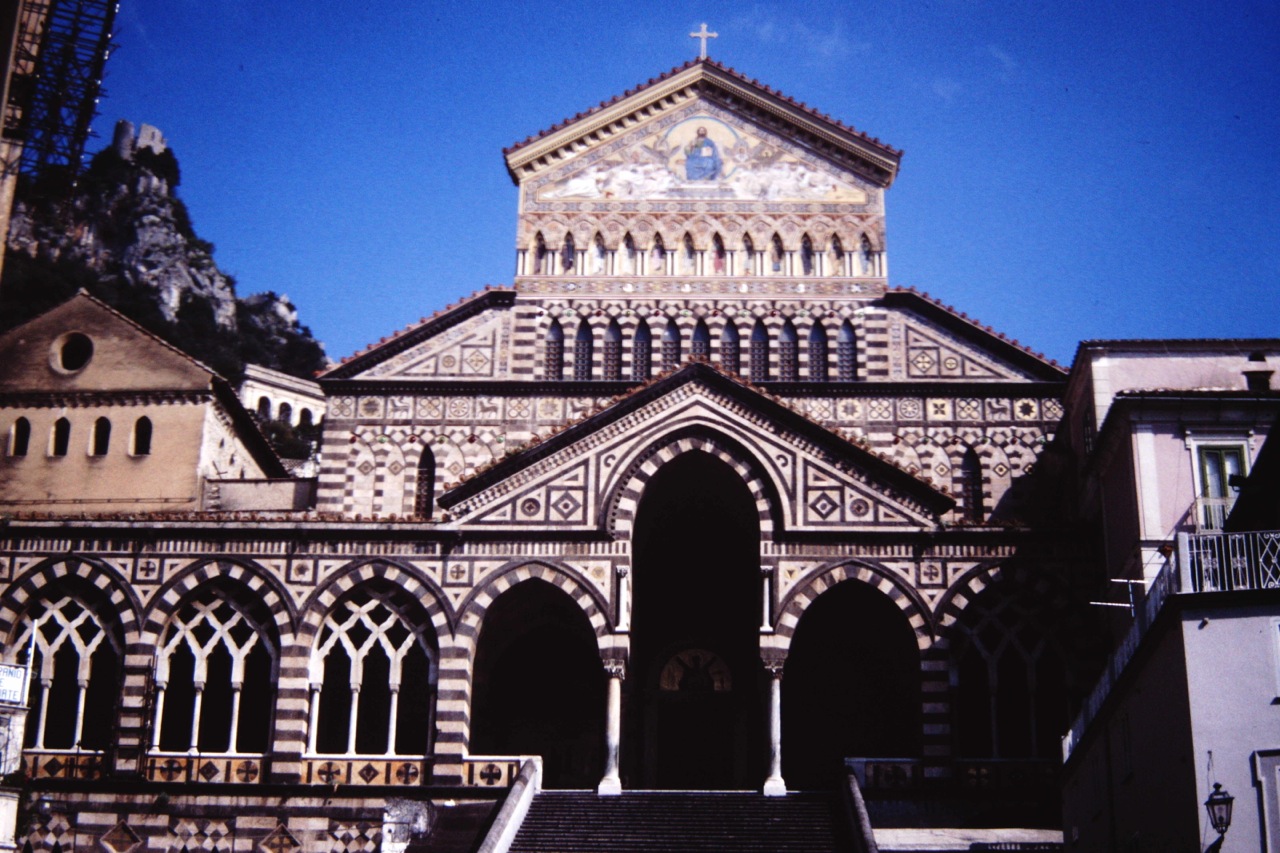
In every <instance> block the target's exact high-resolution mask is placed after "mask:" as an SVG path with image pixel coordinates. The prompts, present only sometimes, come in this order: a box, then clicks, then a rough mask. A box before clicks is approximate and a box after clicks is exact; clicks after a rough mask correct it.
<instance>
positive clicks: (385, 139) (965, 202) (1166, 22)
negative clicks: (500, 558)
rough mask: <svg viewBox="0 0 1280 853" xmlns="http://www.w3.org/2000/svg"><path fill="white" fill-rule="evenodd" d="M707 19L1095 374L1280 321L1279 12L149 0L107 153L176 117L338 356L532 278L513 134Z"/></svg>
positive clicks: (736, 52)
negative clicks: (1117, 356) (1102, 345)
mask: <svg viewBox="0 0 1280 853" xmlns="http://www.w3.org/2000/svg"><path fill="white" fill-rule="evenodd" d="M390 10H394V11H390ZM703 21H705V22H706V23H707V24H708V27H709V28H710V29H711V30H712V31H715V32H718V33H719V34H720V37H719V38H718V39H715V40H713V41H712V42H711V43H710V48H709V52H710V55H711V56H712V58H714V59H717V60H719V61H721V62H723V63H725V64H727V65H730V66H732V67H734V68H736V69H738V70H739V71H741V72H743V73H744V74H746V75H747V76H749V77H755V78H758V79H759V80H761V81H762V82H764V83H767V84H769V85H771V86H773V87H775V88H777V89H780V90H782V91H783V92H785V93H786V94H788V95H791V96H792V97H795V98H797V99H798V100H801V101H804V102H806V103H808V104H809V105H811V106H814V107H816V108H817V109H819V110H821V111H823V112H827V113H830V114H831V115H832V116H835V117H836V118H839V119H841V120H843V121H845V122H846V123H849V124H852V125H853V126H854V127H857V128H858V129H860V130H864V131H866V132H868V133H870V134H871V135H873V136H877V137H879V138H880V139H882V140H884V141H885V142H887V143H888V144H890V145H892V146H894V147H896V148H901V149H904V150H905V152H906V153H905V156H904V157H903V162H902V170H901V173H900V175H899V178H898V180H897V182H896V183H895V184H894V186H893V187H892V188H891V189H890V191H889V193H888V200H887V206H888V253H889V265H890V266H889V275H890V283H891V284H892V285H897V286H904V287H905V286H913V287H916V288H918V289H920V290H924V291H926V292H928V293H930V294H931V295H933V296H934V297H936V298H938V299H940V300H942V301H944V302H946V303H949V304H951V305H954V306H955V307H956V308H957V309H959V310H962V311H965V312H967V313H968V314H969V315H971V316H973V317H976V318H977V319H979V320H980V321H982V322H984V323H986V324H989V325H991V326H993V327H995V328H996V329H998V330H1000V331H1002V332H1004V333H1006V334H1008V335H1009V336H1011V337H1015V338H1017V339H1019V340H1020V341H1021V342H1023V343H1024V344H1026V345H1028V346H1030V347H1032V348H1033V349H1036V350H1040V351H1043V352H1045V353H1047V354H1048V355H1049V356H1051V357H1053V358H1056V359H1058V360H1059V361H1062V362H1063V363H1067V362H1069V360H1070V359H1071V357H1072V355H1073V353H1074V350H1075V345H1076V342H1077V341H1079V340H1080V339H1086V338H1087V339H1097V338H1132V337H1247V336H1280V3H1277V2H1275V0H1266V1H1265V2H1249V0H1226V2H1215V0H1200V2H1186V0H1165V2H1134V0H1109V2H1093V0H1075V2H1071V3H1044V2H1041V3H1035V2H1026V1H1025V0H1006V1H1005V2H998V0H991V1H990V2H984V1H983V0H901V2H900V0H860V2H838V3H818V2H811V3H787V4H781V3H779V4H758V5H752V4H749V3H730V2H723V3H716V2H670V3H665V4H662V5H661V6H655V5H650V4H645V3H635V2H632V3H618V2H609V0H601V1H600V2H592V3H579V2H556V3H550V2H527V3H516V2H490V3H485V4H478V3H470V2H455V3H449V4H446V3H444V2H441V0H432V2H421V3H418V2H404V0H401V2H391V3H381V4H374V3H367V2H364V3H356V2H349V0H325V2H317V3H303V2H297V0H288V2H285V0H121V2H120V14H119V17H118V19H117V26H116V30H117V35H116V43H117V45H118V48H117V50H116V51H115V52H114V53H113V55H112V56H111V59H110V61H109V63H108V67H107V79H106V84H105V87H106V94H105V97H104V98H103V100H102V103H101V107H100V109H101V116H100V118H99V120H98V122H97V124H96V128H97V130H98V132H99V134H100V139H99V140H96V141H91V143H90V148H91V149H93V150H96V148H98V147H102V146H103V145H105V144H106V142H107V141H109V140H110V138H111V127H112V126H113V125H114V123H115V121H116V119H118V118H127V119H129V120H131V121H133V122H134V123H135V124H137V123H142V122H146V123H148V124H153V125H156V126H157V127H159V128H160V129H161V131H162V132H163V133H164V134H165V136H166V137H167V138H168V139H169V142H170V144H171V146H172V147H173V148H174V151H175V153H176V154H177V156H178V159H179V161H180V163H181V166H182V186H181V188H180V191H179V192H180V194H181V195H182V197H183V198H184V199H185V200H186V202H187V205H188V206H189V208H190V210H191V214H192V218H193V220H194V222H195V226H196V230H197V232H198V233H199V234H200V236H201V237H203V238H205V239H207V240H210V241H212V242H213V243H214V244H215V245H216V246H217V250H216V253H215V258H216V260H217V261H218V263H219V265H220V266H221V267H222V268H223V269H224V270H225V271H227V272H230V273H231V274H233V275H235V276H236V277H237V279H238V280H239V291H240V294H241V295H242V296H243V295H246V294H249V293H253V292H257V291H262V290H275V291H277V292H283V293H287V294H288V295H289V296H290V297H291V298H292V299H293V301H294V302H295V304H296V305H297V306H298V309H299V312H300V314H301V318H302V321H303V322H304V323H306V324H307V325H309V326H310V327H311V328H312V330H313V332H314V333H315V334H316V336H317V337H318V338H320V339H321V340H323V341H324V342H325V343H326V346H327V350H328V352H329V354H330V356H331V357H333V358H335V359H337V358H341V357H343V356H345V355H349V354H350V353H351V352H353V351H355V350H357V349H360V348H362V347H364V346H365V345H366V344H368V343H370V342H373V341H376V340H377V339H378V338H380V337H382V336H384V335H387V334H390V333H391V332H393V331H395V330H396V329H399V328H401V327H403V326H405V325H407V324H408V323H411V322H413V321H416V320H417V318H419V317H420V316H423V315H429V314H431V313H432V312H434V311H436V310H437V309H439V308H442V307H444V306H445V305H446V304H448V303H451V302H454V301H456V300H457V299H459V298H461V297H462V296H465V295H467V294H469V293H471V292H472V291H474V290H478V289H480V288H482V287H483V286H484V285H485V284H487V283H488V284H503V283H509V282H510V280H511V275H512V271H513V266H514V254H515V253H514V240H515V205H516V192H515V187H514V186H513V185H512V183H511V181H510V178H509V177H508V176H507V173H506V168H505V166H504V164H503V160H502V148H503V147H505V146H508V145H511V144H512V143H514V142H516V141H518V140H522V139H524V138H525V137H526V136H528V135H530V134H533V133H536V132H537V131H539V130H541V129H543V128H546V127H548V126H550V125H551V124H553V123H555V122H558V121H560V120H561V119H563V118H565V117H567V116H570V115H573V114H574V113H576V112H579V111H580V110H583V109H586V108H588V107H590V106H592V105H594V104H596V103H598V102H599V101H602V100H606V99H608V98H611V97H612V96H614V95H616V94H620V93H621V92H623V91H624V90H626V89H628V88H631V87H633V86H635V85H637V84H639V83H643V82H644V81H646V80H648V79H649V78H651V77H654V76H657V75H659V74H661V73H663V72H666V71H668V70H669V69H671V68H672V67H674V66H676V65H679V64H681V63H683V62H684V61H686V60H687V59H690V58H692V57H694V56H696V54H697V44H698V43H697V41H696V40H693V39H690V38H689V37H688V35H687V34H688V33H689V32H690V31H692V30H696V29H697V28H698V26H699V24H701V23H702V22H703Z"/></svg>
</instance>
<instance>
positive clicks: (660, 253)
mask: <svg viewBox="0 0 1280 853" xmlns="http://www.w3.org/2000/svg"><path fill="white" fill-rule="evenodd" d="M666 271H667V247H666V246H664V245H663V244H662V235H661V234H659V235H657V236H656V237H654V238H653V250H652V251H650V253H649V272H650V273H652V274H653V275H662V274H663V273H665V272H666Z"/></svg>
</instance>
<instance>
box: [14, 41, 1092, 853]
mask: <svg viewBox="0 0 1280 853" xmlns="http://www.w3.org/2000/svg"><path fill="white" fill-rule="evenodd" d="M505 156H506V163H507V167H508V170H509V172H510V174H511V177H512V179H513V180H514V181H515V183H516V185H517V186H518V188H519V204H518V210H517V220H516V250H515V258H514V262H515V276H514V280H513V282H512V285H511V286H510V287H509V288H498V289H490V290H486V291H484V292H481V293H477V294H475V295H473V296H471V297H469V298H466V299H464V300H462V301H461V302H459V303H458V304H456V305H454V306H451V307H449V308H447V309H445V310H443V311H441V312H439V313H437V314H435V315H434V316H432V317H430V318H427V319H424V320H423V321H421V322H420V323H417V324H414V325H412V326H410V327H409V328H407V329H405V330H403V331H401V332H399V333H396V334H394V335H392V336H390V337H389V338H387V339H384V341H383V342H381V343H379V344H376V345H374V346H373V347H371V348H369V349H367V350H365V351H364V352H361V353H358V354H357V355H355V356H353V357H351V358H349V359H347V360H345V361H344V362H342V363H341V364H339V365H337V366H335V367H334V368H332V369H331V370H329V371H328V372H327V373H326V374H325V375H323V376H322V377H321V378H320V384H321V387H322V389H323V391H324V394H325V398H326V415H325V420H324V431H323V446H322V467H321V472H320V481H319V489H318V496H317V503H316V507H315V509H314V511H312V512H305V513H302V512H299V513H283V512H282V513H257V514H255V515H253V516H252V517H250V516H247V515H243V514H240V515H231V514H226V513H209V512H191V513H188V514H171V515H169V516H168V517H166V518H165V519H163V520H155V519H143V518H139V517H135V516H133V515H131V514H129V513H127V512H126V513H120V512H116V511H113V508H111V507H106V508H103V510H102V511H101V513H100V514H98V515H96V516H94V517H92V518H86V519H81V518H79V517H76V518H69V517H66V516H65V515H64V514H61V513H56V512H55V513H54V514H52V515H50V516H48V517H42V518H36V517H24V518H21V519H13V520H12V521H11V522H10V523H9V524H8V526H7V527H6V528H5V529H4V531H3V541H2V542H0V549H2V550H0V572H3V575H2V577H3V580H4V581H5V587H4V590H3V595H0V635H2V636H3V638H4V642H5V652H4V654H5V657H6V659H7V660H10V661H19V662H21V661H25V660H26V659H27V655H28V653H29V650H32V649H33V650H34V656H35V664H36V668H37V670H38V671H39V673H40V674H39V677H37V678H36V680H35V681H34V682H33V686H32V692H31V697H32V699H31V707H32V709H33V710H32V713H33V714H34V715H35V718H34V719H33V720H31V721H29V723H28V725H27V731H28V735H27V744H28V749H27V752H26V757H27V762H28V765H27V766H28V768H29V773H30V780H29V782H28V784H29V786H30V789H29V790H30V793H31V795H32V796H34V797H39V798H42V799H41V801H40V802H41V804H42V807H41V808H37V809H35V810H34V811H33V812H32V820H31V823H30V830H29V833H28V836H27V837H28V838H29V839H30V842H31V845H32V849H33V850H50V849H53V848H54V845H55V844H58V845H61V849H62V850H69V849H77V850H89V849H97V845H99V843H101V844H103V845H105V846H106V847H107V848H108V849H111V850H117V851H119V850H125V849H130V850H134V849H138V850H142V849H147V850H172V851H178V850H182V849H184V848H185V849H189V850H190V849H209V850H211V849H219V850H232V849H234V850H250V849H256V846H257V845H262V846H263V847H265V848H266V849H271V850H288V849H307V850H326V851H329V850H332V851H344V850H345V851H354V850H367V849H376V848H377V846H378V845H379V844H380V843H382V842H383V841H385V842H387V845H390V844H391V837H392V834H391V830H389V829H384V820H388V821H391V823H394V820H392V819H391V818H388V817H387V815H393V814H402V813H403V804H404V803H405V802H407V801H414V802H418V803H420V804H424V805H422V808H428V807H430V808H432V809H435V810H436V816H435V824H436V826H437V833H440V834H435V835H432V836H428V837H427V838H426V840H425V841H421V842H420V843H421V844H424V845H425V846H424V847H423V849H452V848H448V847H447V844H446V842H445V841H443V840H441V839H443V838H445V837H446V836H448V837H450V838H455V837H458V836H459V834H461V835H465V832H463V831H462V830H461V829H459V830H458V832H456V833H454V834H452V835H450V832H453V830H454V829H457V828H459V827H471V831H472V834H473V835H474V832H475V831H477V829H476V828H477V827H478V826H479V824H480V823H481V822H483V820H485V819H487V816H488V815H489V814H490V813H491V811H492V807H493V803H494V797H496V796H497V795H498V793H499V792H501V791H502V790H503V789H505V787H506V786H507V785H508V784H510V783H512V782H513V781H515V780H516V779H517V778H518V777H519V775H520V772H521V767H522V763H523V762H524V760H525V758H526V757H529V756H540V757H541V762H542V764H541V766H542V782H541V784H542V785H544V786H545V787H547V788H550V789H555V788H575V789H590V790H593V791H596V792H598V793H599V794H600V795H602V796H605V795H617V794H619V793H621V794H623V795H625V793H626V792H628V791H633V790H638V789H669V790H690V789H737V790H752V791H757V792H763V793H765V794H768V795H774V796H782V795H785V794H787V792H788V791H795V790H819V789H826V790H834V789H836V788H837V787H840V786H843V785H846V784H847V780H848V779H849V778H850V775H851V776H852V778H854V779H856V781H857V788H858V789H859V790H860V791H861V793H862V795H863V796H864V797H865V800H866V803H865V805H866V808H867V809H868V812H869V815H870V818H871V821H872V823H873V824H874V825H875V827H876V829H877V832H878V833H880V831H881V830H882V828H883V832H884V833H885V834H883V835H881V834H878V835H877V837H878V838H881V839H882V841H883V843H882V847H884V848H885V849H890V848H892V849H914V848H913V846H912V845H913V844H916V841H913V840H912V839H913V838H914V836H912V835H911V834H910V833H911V831H912V830H913V829H916V828H919V827H932V828H933V829H934V830H935V832H934V835H933V838H934V842H936V839H937V838H939V837H942V838H948V837H952V836H947V835H945V834H942V835H939V834H938V831H940V830H942V829H946V828H948V827H950V828H953V829H955V835H954V844H955V845H956V849H969V845H970V844H972V843H986V842H991V843H995V842H1012V841H1013V840H1028V839H1031V840H1037V841H1041V842H1044V841H1049V840H1053V839H1055V838H1060V834H1055V832H1054V829H1055V828H1056V827H1057V826H1058V825H1059V818H1058V815H1057V809H1056V806H1055V805H1054V803H1056V798H1057V793H1056V791H1057V789H1056V785H1055V782H1054V767H1055V765H1056V758H1057V755H1058V738H1059V736H1060V734H1061V732H1062V731H1063V730H1064V729H1065V728H1066V725H1067V721H1068V720H1069V718H1070V716H1071V713H1072V711H1073V710H1074V707H1073V701H1074V698H1075V697H1077V696H1078V694H1080V693H1081V692H1083V687H1084V685H1085V684H1086V681H1085V680H1084V679H1082V678H1081V676H1080V674H1079V673H1078V672H1077V671H1076V662H1077V661H1078V660H1080V656H1079V655H1078V654H1077V650H1076V649H1075V647H1074V645H1073V644H1074V643H1076V642H1078V639H1077V638H1078V637H1079V636H1080V634H1081V633H1082V632H1081V631H1080V630H1079V629H1080V625H1081V621H1080V620H1081V615H1080V611H1079V609H1078V607H1077V606H1076V600H1075V594H1074V590H1073V589H1072V586H1071V583H1070V572H1069V569H1070V568H1071V566H1072V565H1073V563H1074V562H1075V561H1077V560H1078V559H1080V556H1081V555H1080V550H1081V545H1080V542H1079V537H1078V536H1077V535H1075V531H1073V530H1071V529H1069V528H1065V527H1061V526H1058V525H1049V526H1046V525H1044V524H1039V525H1036V524H1032V521H1033V520H1034V513H1033V512H1032V511H1031V510H1032V508H1033V506H1032V504H1033V501H1032V498H1033V497H1034V495H1033V494H1032V493H1031V490H1030V489H1029V488H1028V484H1029V482H1030V478H1029V475H1030V474H1031V473H1032V472H1033V470H1034V468H1035V466H1036V464H1037V460H1038V457H1039V454H1040V451H1041V448H1042V447H1043V446H1044V445H1045V443H1046V442H1047V441H1049V440H1050V439H1051V438H1052V436H1053V431H1054V430H1055V429H1056V425H1057V422H1058V420H1059V418H1060V417H1061V414H1062V408H1061V399H1062V394H1063V389H1064V380H1065V373H1064V371H1063V370H1062V369H1061V368H1060V367H1058V366H1057V365H1056V364H1054V363H1052V362H1050V361H1048V360H1046V359H1045V358H1044V357H1043V356H1040V355H1038V354H1036V353H1034V352H1031V351H1029V350H1027V349H1025V348H1024V347H1022V346H1020V345H1018V344H1017V343H1015V342H1012V341H1009V340H1007V339H1005V338H1004V337H1003V336H1001V335H999V334H997V333H995V332H993V331H992V330H990V329H988V328H986V327H984V326H982V325H980V324H979V323H977V322H975V321H973V320H972V319H970V318H968V317H966V316H965V315H963V314H961V313H958V312H957V311H955V310H954V309H952V308H950V307H948V306H945V305H941V304H939V303H937V302H935V301H933V300H931V299H930V298H928V297H927V296H925V295H923V294H920V293H917V292H914V291H904V290H899V289H895V288H892V287H890V286H889V282H888V274H887V270H888V253H887V242H886V240H887V235H886V194H887V191H888V189H889V188H890V186H891V185H892V183H893V181H894V178H895V176H896V174H897V170H898V164H899V159H900V156H901V152H899V151H897V150H895V149H894V148H892V147H890V146H888V145H886V144H885V143H883V142H880V141H879V140H877V139H874V138H872V137H870V136H868V135H867V134H865V133H862V132H859V131H857V130H854V129H853V128H851V127H849V126H847V125H845V124H843V123H841V122H839V121H837V120H835V119H832V118H830V117H829V116H826V115H823V114H822V113H820V112H818V111H816V110H813V109H811V108H809V107H807V106H805V105H803V104H799V103H797V102H795V101H794V100H792V99H790V98H787V97H786V96H784V95H782V94H781V93H779V92H776V91H774V90H772V89H770V88H768V87H766V86H764V85H762V84H760V83H758V82H756V81H753V80H750V79H748V78H746V77H744V76H742V75H740V74H738V73H737V72H735V71H733V70H731V69H729V68H726V67H724V66H722V65H720V64H718V63H716V62H714V61H710V60H700V61H695V62H691V63H689V64H687V65H685V66H683V67H680V68H677V69H674V70H673V71H671V72H669V73H667V74H665V75H663V76H661V77H659V78H657V79H655V80H653V81H650V82H649V83H647V84H645V85H642V86H640V87H638V88H636V89H634V90H631V91H629V92H627V93H625V94H624V95H622V96H619V97H616V98H614V99H612V100H611V101H608V102H606V103H603V104H601V105H599V106H597V107H594V108H592V109H590V110H587V111H586V112H584V113H581V114H579V115H578V116H575V117H573V118H572V119H569V120H567V121H565V122H562V123H561V124H558V125H556V126H554V127H553V128H551V129H549V130H547V131H544V132H542V133H540V134H537V135H536V136H533V137H530V138H529V139H527V140H525V141H524V142H522V143H519V144H517V145H515V146H513V147H512V148H510V149H508V150H507V151H506V155H505ZM86 614H87V615H86ZM86 619H87V620H89V622H91V623H92V624H93V625H94V626H96V630H95V631H89V632H87V634H88V636H87V637H86V635H85V633H86V632H80V626H81V625H83V624H85V620H86ZM33 627H38V629H39V630H38V631H37V632H36V634H35V636H36V639H35V642H34V645H32V641H31V637H32V636H33ZM49 661H52V664H49V663H48V662H49ZM44 717H47V721H46V720H45V719H44ZM33 733H35V734H33ZM39 733H43V734H39ZM624 798H625V797H624ZM784 802H785V800H784ZM468 803H470V804H472V805H468ZM1046 804H1048V805H1046ZM387 825H388V826H390V824H387ZM960 827H966V828H967V829H966V830H964V831H963V832H962V831H961V830H960V829H958V828H960ZM23 829H24V830H25V828H23ZM446 830H448V831H446ZM1014 830H1020V832H1015V831H1014ZM895 833H897V834H895ZM432 838H435V839H436V841H434V842H433V841H432ZM449 843H453V842H449ZM131 845H137V846H131ZM384 849H389V847H386V846H384ZM399 849H403V848H399ZM457 849H466V848H465V847H458V848H457ZM933 849H937V848H936V847H935V848H933Z"/></svg>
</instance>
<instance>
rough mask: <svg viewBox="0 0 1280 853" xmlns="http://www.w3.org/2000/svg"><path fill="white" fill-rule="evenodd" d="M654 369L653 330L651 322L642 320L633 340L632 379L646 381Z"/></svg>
mask: <svg viewBox="0 0 1280 853" xmlns="http://www.w3.org/2000/svg"><path fill="white" fill-rule="evenodd" d="M652 371H653V332H651V331H649V324H648V323H646V322H645V321H644V320H641V321H640V322H639V324H638V325H637V326H636V334H635V337H634V338H633V339H632V342H631V379H632V381H633V382H644V381H645V380H646V379H648V378H649V374H650V373H651V372H652Z"/></svg>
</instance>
